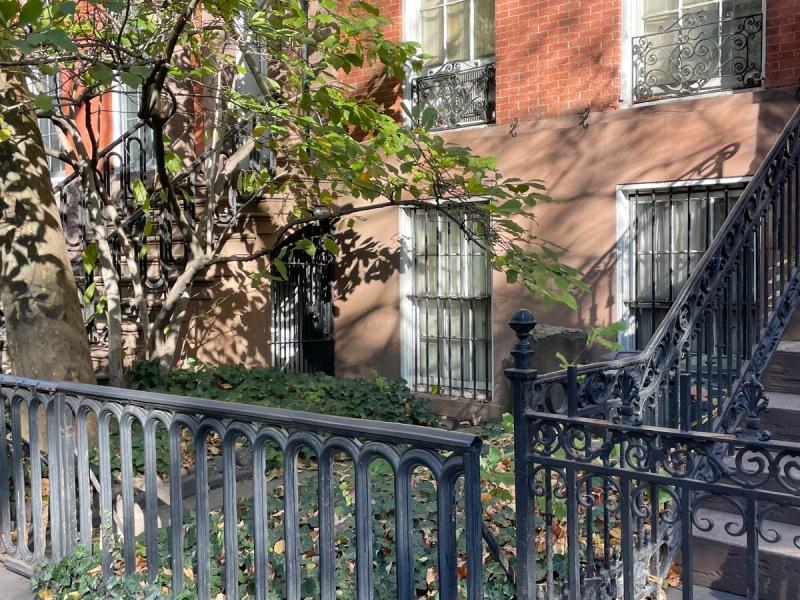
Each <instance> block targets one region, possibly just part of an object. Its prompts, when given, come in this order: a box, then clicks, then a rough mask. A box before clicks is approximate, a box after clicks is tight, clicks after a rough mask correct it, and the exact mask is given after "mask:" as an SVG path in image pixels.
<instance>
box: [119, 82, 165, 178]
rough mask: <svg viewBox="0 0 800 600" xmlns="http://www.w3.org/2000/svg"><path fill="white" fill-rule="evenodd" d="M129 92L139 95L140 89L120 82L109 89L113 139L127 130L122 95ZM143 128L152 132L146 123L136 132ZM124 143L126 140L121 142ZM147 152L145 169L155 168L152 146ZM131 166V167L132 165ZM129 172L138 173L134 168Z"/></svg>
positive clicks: (141, 130)
mask: <svg viewBox="0 0 800 600" xmlns="http://www.w3.org/2000/svg"><path fill="white" fill-rule="evenodd" d="M130 93H136V94H138V95H139V96H140V97H141V91H140V90H138V89H133V88H132V87H131V86H129V85H128V84H126V83H122V82H119V83H117V84H116V85H115V87H114V88H113V89H112V90H111V111H112V113H113V119H112V121H113V132H114V136H113V139H115V140H116V139H118V138H119V137H120V136H121V135H123V134H125V133H126V132H127V131H128V130H129V126H128V123H126V118H125V115H126V114H127V113H126V111H125V107H124V105H123V100H124V97H125V96H126V95H127V94H130ZM144 130H147V131H148V132H150V133H151V134H152V129H150V128H149V127H147V125H143V126H142V127H141V128H140V129H139V131H138V132H137V133H140V132H143V131H144ZM137 137H138V136H137ZM125 143H126V142H123V144H125ZM119 148H120V151H122V144H121V145H120V146H119ZM145 151H147V148H146V145H145ZM148 154H149V156H148V157H147V162H146V163H145V171H152V170H154V169H155V166H156V155H155V151H154V150H153V148H152V147H151V148H150V149H149V153H148ZM131 166H132V167H133V165H131ZM137 166H138V165H137ZM131 173H138V171H136V170H135V169H131Z"/></svg>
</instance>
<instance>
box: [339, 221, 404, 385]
mask: <svg viewBox="0 0 800 600" xmlns="http://www.w3.org/2000/svg"><path fill="white" fill-rule="evenodd" d="M392 233H394V232H392ZM337 241H338V242H339V245H340V247H341V250H342V252H341V254H340V257H339V259H338V261H337V265H336V280H335V283H334V315H335V316H336V317H338V318H339V320H338V321H337V325H336V332H335V336H336V346H337V352H336V373H337V375H341V376H347V377H362V376H364V377H368V376H370V375H371V374H372V371H373V370H377V371H378V372H379V373H380V374H381V375H384V376H386V377H399V375H400V371H399V364H400V355H399V352H400V343H399V321H398V320H397V317H396V314H397V309H398V300H399V298H398V297H397V296H396V292H395V290H394V289H391V290H389V289H388V288H387V286H389V285H390V280H392V279H393V278H396V277H397V274H398V273H399V271H400V260H401V252H400V247H399V245H396V244H394V243H391V244H388V245H387V243H385V242H384V241H381V240H378V239H376V238H374V237H372V236H367V237H363V236H362V235H361V234H359V233H358V232H356V231H354V230H353V229H347V230H345V231H344V232H341V233H339V234H337ZM345 303H347V309H346V310H344V311H343V310H342V309H341V306H342V305H344V304H345ZM345 313H346V314H345ZM378 323H379V324H381V325H380V328H379V329H380V330H377V329H376V324H378Z"/></svg>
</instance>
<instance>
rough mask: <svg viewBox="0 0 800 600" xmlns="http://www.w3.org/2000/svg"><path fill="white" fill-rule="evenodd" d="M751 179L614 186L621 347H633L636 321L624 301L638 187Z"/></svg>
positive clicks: (628, 290)
mask: <svg viewBox="0 0 800 600" xmlns="http://www.w3.org/2000/svg"><path fill="white" fill-rule="evenodd" d="M751 179H752V177H751V176H749V175H747V176H742V177H722V178H718V179H687V180H682V181H665V182H656V183H632V184H622V185H618V186H617V191H616V198H617V201H616V207H617V209H616V213H617V214H616V221H617V243H616V259H617V268H616V272H617V273H616V303H617V320H618V321H623V320H624V321H625V322H626V323H627V328H626V329H625V331H623V332H621V333H620V335H619V339H618V341H619V342H620V343H621V344H622V346H623V349H624V350H635V348H634V345H635V339H636V322H635V317H634V315H632V314H631V313H630V311H629V310H628V306H627V303H626V300H627V299H628V298H630V297H632V289H633V285H634V281H633V279H634V264H633V261H634V255H633V239H632V235H633V232H632V231H631V222H630V212H631V211H630V204H631V203H630V196H631V195H632V193H633V192H636V191H639V190H648V191H649V190H657V191H668V190H674V189H681V188H687V187H698V188H700V187H714V186H735V185H742V186H746V185H747V183H749V182H750V180H751Z"/></svg>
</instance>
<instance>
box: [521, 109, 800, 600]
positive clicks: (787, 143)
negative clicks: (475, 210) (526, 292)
mask: <svg viewBox="0 0 800 600" xmlns="http://www.w3.org/2000/svg"><path fill="white" fill-rule="evenodd" d="M798 304H800V108H798V109H797V110H796V111H795V113H794V115H793V116H792V117H791V119H790V120H789V122H788V123H787V125H786V127H785V128H784V130H783V132H782V133H781V135H780V136H779V138H778V140H777V142H776V143H775V144H774V146H773V148H772V149H771V150H770V152H769V154H768V155H767V157H766V158H765V160H764V161H763V163H762V164H761V165H760V167H759V168H758V170H757V172H756V174H755V175H754V177H753V178H752V180H751V181H750V183H749V184H748V185H747V187H746V188H745V190H744V192H743V193H742V195H741V196H740V198H739V199H738V201H737V202H736V204H735V205H734V207H733V208H732V210H731V212H730V213H729V215H728V217H727V219H726V221H725V222H724V223H723V225H722V227H721V228H720V230H719V232H718V233H717V235H716V236H715V238H714V240H713V241H712V243H711V245H710V247H709V249H708V251H707V252H706V253H705V255H704V256H703V257H702V258H701V260H700V261H699V262H698V264H697V267H696V269H695V271H694V272H693V273H692V274H691V276H690V277H689V279H688V281H687V283H686V284H685V285H684V287H683V289H682V290H681V291H680V293H679V294H678V296H677V299H676V302H675V303H674V305H673V306H672V307H671V308H670V310H669V311H668V313H667V315H666V316H665V318H664V320H663V321H662V322H661V324H660V325H659V327H658V328H657V329H656V332H655V333H654V335H653V337H652V338H651V339H650V341H649V343H648V344H647V345H646V347H645V349H644V350H643V352H642V353H641V354H639V355H637V356H633V357H630V358H627V359H624V360H618V361H609V362H603V363H597V364H592V365H586V366H582V367H577V368H576V367H571V368H570V369H568V370H566V371H561V372H558V373H552V374H548V375H545V376H543V377H541V378H538V379H537V378H536V373H535V371H532V370H531V369H530V367H529V364H530V357H529V355H530V346H529V345H528V342H527V336H528V333H529V332H530V331H531V329H532V328H533V326H534V323H533V320H532V317H531V316H530V314H528V313H526V312H525V311H521V312H520V313H518V314H517V315H515V317H514V319H512V322H511V325H512V327H513V328H514V329H515V331H516V333H517V336H518V337H519V340H520V342H519V343H518V345H517V347H516V348H515V351H514V353H513V354H514V356H515V366H514V368H512V369H510V370H509V371H507V374H508V376H509V378H510V379H511V380H512V384H513V389H514V394H515V427H516V428H517V429H516V431H515V434H516V436H517V438H518V447H517V448H516V450H515V454H516V464H517V485H518V489H525V488H528V486H530V487H529V489H530V490H531V493H530V494H518V495H517V498H518V503H519V502H522V503H527V505H522V506H521V505H520V504H518V506H517V515H518V517H517V518H518V523H517V529H518V532H523V533H521V534H520V535H521V536H522V537H521V538H520V539H518V556H526V544H527V546H530V545H531V544H535V539H534V538H533V536H534V535H535V533H533V534H532V533H530V531H533V532H536V531H537V528H538V530H539V531H540V532H543V533H544V534H545V536H544V537H545V540H546V544H545V551H546V555H547V556H548V557H550V560H549V561H548V564H547V565H546V566H545V570H546V574H545V575H546V577H547V579H546V581H545V582H544V583H541V584H538V585H542V586H544V588H545V589H546V591H547V593H549V594H551V595H550V596H545V597H547V598H550V597H561V596H553V595H552V594H553V593H555V591H556V590H560V591H558V594H561V593H562V592H563V593H564V594H567V593H568V595H569V597H570V598H578V597H584V596H580V595H576V594H579V593H580V592H578V591H577V590H582V591H583V592H586V593H589V592H587V590H593V591H591V594H596V597H598V598H603V599H611V598H620V597H624V598H625V599H626V600H639V599H642V598H646V597H650V596H648V594H652V593H656V588H657V587H658V586H659V585H660V584H661V582H663V579H664V577H665V576H666V573H667V572H668V570H669V569H670V566H671V565H672V563H673V559H674V557H675V555H676V553H677V552H678V551H679V550H680V551H682V552H683V553H684V555H685V556H686V557H687V558H686V559H684V564H689V565H691V558H690V557H691V551H692V542H691V540H690V539H688V538H691V537H692V535H694V533H696V532H697V531H708V530H710V529H712V528H713V526H714V525H713V523H712V522H711V521H708V520H705V521H704V520H703V518H700V517H697V512H698V511H699V510H702V509H704V508H707V503H708V502H709V499H711V500H713V499H714V498H720V497H724V498H723V499H725V500H726V501H728V502H729V503H731V502H730V499H731V498H732V499H733V501H732V504H731V506H732V509H733V510H734V512H735V514H736V515H737V516H736V517H735V518H734V520H735V519H736V518H738V519H739V520H741V523H742V524H741V527H738V528H737V527H732V526H729V525H730V524H729V525H725V524H724V523H723V524H722V525H721V526H720V527H723V526H724V529H725V531H726V532H727V533H728V534H730V535H734V536H735V535H744V534H745V533H746V534H747V542H746V547H747V552H748V557H749V559H748V561H749V562H750V563H752V564H751V565H750V566H749V567H748V569H747V582H748V597H749V598H757V597H758V587H759V584H758V560H757V558H758V543H759V542H758V540H759V539H761V541H762V543H766V544H771V543H775V542H776V541H777V540H779V539H780V538H781V535H780V533H777V534H776V535H773V533H772V532H771V531H766V530H764V529H763V528H762V520H763V519H764V516H763V514H762V513H764V514H766V513H769V512H770V511H774V510H775V507H776V506H777V507H787V506H788V507H789V508H791V509H793V510H794V508H796V507H800V493H798V490H797V487H796V482H795V480H794V475H792V469H794V468H796V467H795V466H794V463H793V461H794V460H795V459H796V455H797V450H798V449H797V447H796V444H791V443H788V444H787V443H781V442H774V443H772V442H769V441H768V440H769V437H770V436H769V434H768V433H767V432H766V431H764V430H763V428H762V425H761V418H760V415H761V413H762V411H763V410H764V409H765V407H766V403H767V401H766V399H765V398H764V394H763V388H762V386H761V384H760V381H761V379H762V377H763V375H764V372H765V369H766V367H767V365H768V363H769V361H770V358H771V357H772V355H773V354H774V352H775V350H776V349H777V346H778V342H779V341H780V339H781V338H782V336H783V333H784V331H785V330H786V328H787V326H788V324H789V321H790V320H791V317H792V315H793V313H794V311H795V308H796V307H797V306H798ZM770 444H772V445H770ZM787 469H788V470H787ZM767 475H769V476H773V475H774V477H775V478H776V485H780V486H783V488H782V489H781V494H783V495H780V494H778V495H775V496H774V497H772V496H769V493H773V492H772V491H770V490H767V491H768V492H769V493H767V494H766V495H765V496H764V497H763V498H760V497H758V498H757V497H756V496H758V494H759V493H760V492H757V491H756V490H757V489H758V488H759V486H760V483H759V482H760V481H761V480H762V479H764V478H766V477H767ZM778 480H779V481H778ZM764 481H766V479H764ZM765 493H766V492H765ZM662 496H664V497H666V500H665V501H663V502H662V500H663V498H662ZM768 496H769V497H768ZM534 500H535V502H534ZM559 503H560V504H561V505H562V506H564V505H565V506H566V508H565V512H566V520H565V527H566V529H567V538H568V546H569V548H570V552H571V553H572V554H571V555H570V556H568V557H567V558H568V559H569V560H568V564H567V568H566V574H565V580H568V581H569V582H570V583H569V589H567V588H566V587H564V581H565V580H561V579H558V578H557V577H556V578H555V579H554V577H553V574H552V572H551V571H552V569H551V568H550V567H551V566H552V564H551V563H553V556H554V552H553V543H554V542H553V540H554V539H555V538H554V536H555V528H556V524H557V522H558V519H557V518H556V517H555V516H554V507H555V506H556V505H557V504H559ZM643 503H644V504H643ZM533 505H535V506H536V507H537V508H535V509H534V506H533ZM540 505H541V506H540ZM598 510H599V511H600V513H599V514H600V516H599V517H598V518H599V523H600V525H596V524H594V523H593V522H592V520H587V519H585V518H584V521H585V522H587V523H590V524H587V525H586V531H584V529H583V525H581V527H580V528H579V527H577V526H576V524H575V523H583V522H584V521H581V518H582V517H581V516H580V515H582V514H588V513H587V511H589V512H591V513H592V514H594V512H593V511H598ZM759 510H760V511H762V513H759V512H758V511H759ZM537 511H540V512H541V514H542V515H543V517H544V518H543V520H540V519H541V516H538V512H537ZM531 512H533V513H535V514H537V517H536V518H530V519H528V520H527V521H526V519H524V518H523V519H522V520H521V521H520V515H527V514H529V513H531ZM615 515H616V516H615ZM759 515H760V516H759ZM528 521H530V522H528ZM525 531H528V532H529V533H528V534H527V535H528V537H529V538H530V539H525V535H526V534H525V533H524V532H525ZM615 531H616V532H617V533H616V536H617V537H616V539H615V538H614V535H615V534H614V532H615ZM731 532H733V533H731ZM595 535H599V536H600V537H599V538H597V540H596V541H592V540H593V539H594V536H595ZM687 536H688V538H687ZM581 543H583V544H585V548H584V549H583V550H581V551H580V552H583V553H584V554H580V552H578V548H579V547H580V544H581ZM593 544H594V547H595V550H596V551H599V550H598V549H600V548H602V549H603V552H604V554H603V555H598V554H596V553H595V554H594V560H586V559H585V558H581V557H582V556H583V557H585V556H588V555H590V554H591V553H592V550H591V549H592V547H593ZM795 546H797V539H796V540H795ZM798 547H800V546H798ZM586 553H588V554H586ZM530 556H536V553H535V552H534V553H530ZM529 560H533V559H532V558H530V557H529ZM686 561H688V563H686ZM519 568H521V569H522V570H523V571H525V569H526V568H527V569H532V570H533V571H536V566H535V565H534V564H532V563H529V564H527V565H525V564H522V563H521V565H520V567H519ZM519 568H518V571H517V579H518V592H519V597H520V598H524V599H527V598H533V597H534V595H533V594H534V592H533V590H534V589H535V587H536V585H537V584H536V582H535V581H534V582H531V581H527V582H526V581H525V580H524V579H522V580H521V585H519V583H520V579H521V578H520V571H519ZM691 571H692V570H691V568H689V569H688V570H687V569H683V575H684V577H685V579H684V582H686V581H688V582H689V585H690V584H691V576H692V573H691ZM559 582H560V583H559ZM575 582H580V583H575ZM556 584H557V585H556ZM559 586H561V587H559ZM685 589H686V588H685ZM540 591H541V590H540ZM537 593H538V592H537ZM526 594H527V595H526ZM536 597H538V596H536ZM591 597H593V598H594V597H595V595H591ZM683 598H684V599H685V600H686V599H691V598H693V595H692V591H691V587H689V589H688V591H685V592H684V593H683Z"/></svg>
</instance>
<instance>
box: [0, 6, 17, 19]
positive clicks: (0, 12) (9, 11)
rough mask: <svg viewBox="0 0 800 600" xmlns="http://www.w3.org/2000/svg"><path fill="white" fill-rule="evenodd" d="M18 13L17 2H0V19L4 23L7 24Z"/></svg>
mask: <svg viewBox="0 0 800 600" xmlns="http://www.w3.org/2000/svg"><path fill="white" fill-rule="evenodd" d="M18 12H19V2H16V1H15V0H4V1H0V17H2V19H3V21H4V22H6V23H7V22H9V21H10V20H11V19H13V18H14V17H15V16H16V14H17V13H18Z"/></svg>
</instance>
